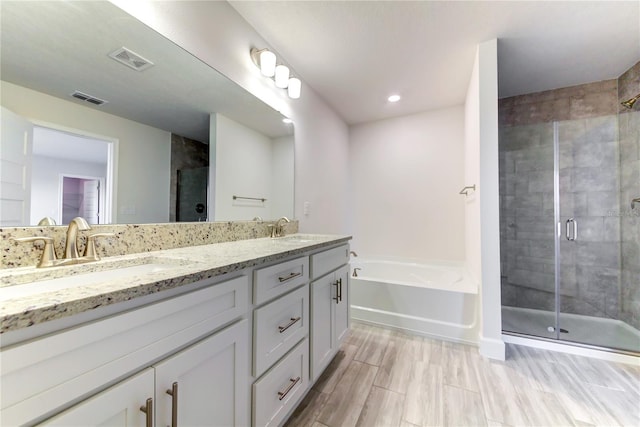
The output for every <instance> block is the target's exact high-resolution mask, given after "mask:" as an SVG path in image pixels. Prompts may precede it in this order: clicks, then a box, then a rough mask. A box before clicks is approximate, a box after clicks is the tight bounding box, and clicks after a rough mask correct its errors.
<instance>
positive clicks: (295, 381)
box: [278, 377, 300, 400]
mask: <svg viewBox="0 0 640 427" xmlns="http://www.w3.org/2000/svg"><path fill="white" fill-rule="evenodd" d="M289 381H291V384H289V387H287V389H286V390H285V391H279V392H278V400H282V399H284V398H285V397H287V394H289V392H290V391H291V389H292V388H293V387H295V385H296V384H298V382H299V381H300V377H297V378H291V379H289Z"/></svg>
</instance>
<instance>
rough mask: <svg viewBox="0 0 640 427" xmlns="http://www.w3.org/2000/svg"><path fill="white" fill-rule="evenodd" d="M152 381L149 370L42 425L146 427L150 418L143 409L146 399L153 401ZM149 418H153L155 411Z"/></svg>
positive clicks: (151, 372) (50, 426) (152, 377)
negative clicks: (147, 418) (147, 419)
mask: <svg viewBox="0 0 640 427" xmlns="http://www.w3.org/2000/svg"><path fill="white" fill-rule="evenodd" d="M153 379H154V373H153V369H150V368H149V369H146V370H144V371H142V372H141V373H139V374H137V375H135V376H133V377H131V378H129V379H127V380H124V381H123V382H121V383H118V384H116V385H115V386H113V387H111V388H108V389H107V390H105V391H103V392H102V393H98V394H97V395H95V396H93V397H91V398H89V399H87V400H85V401H83V402H80V403H78V404H77V405H75V406H73V407H71V408H70V409H68V410H66V411H64V412H62V413H61V414H59V415H56V416H55V417H53V418H50V419H49V420H47V421H45V422H43V423H42V424H39V425H41V426H48V427H53V426H60V427H63V426H64V427H70V426H83V427H87V426H103V427H107V426H109V427H122V426H127V427H129V426H140V427H142V426H145V425H146V417H147V415H146V414H144V413H143V412H142V411H141V410H140V407H141V406H145V403H146V401H147V399H149V398H153V391H154V390H153V387H154V383H153ZM148 416H150V417H151V416H153V410H152V411H151V413H150V414H148Z"/></svg>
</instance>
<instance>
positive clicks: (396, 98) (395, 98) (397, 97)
mask: <svg viewBox="0 0 640 427" xmlns="http://www.w3.org/2000/svg"><path fill="white" fill-rule="evenodd" d="M387 101H389V102H398V101H400V95H391V96H390V97H389V98H387Z"/></svg>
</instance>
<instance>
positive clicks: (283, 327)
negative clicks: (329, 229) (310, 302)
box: [278, 316, 300, 333]
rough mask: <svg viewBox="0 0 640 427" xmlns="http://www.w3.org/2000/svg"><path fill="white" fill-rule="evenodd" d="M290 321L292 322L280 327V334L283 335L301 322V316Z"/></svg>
mask: <svg viewBox="0 0 640 427" xmlns="http://www.w3.org/2000/svg"><path fill="white" fill-rule="evenodd" d="M290 320H291V322H289V323H287V324H286V325H284V326H278V330H279V331H280V333H283V332H284V331H286V330H287V329H289V328H290V327H292V326H293V324H294V323H296V322H297V321H298V320H300V316H298V317H292V318H291V319H290Z"/></svg>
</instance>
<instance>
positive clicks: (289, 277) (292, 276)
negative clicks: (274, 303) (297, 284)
mask: <svg viewBox="0 0 640 427" xmlns="http://www.w3.org/2000/svg"><path fill="white" fill-rule="evenodd" d="M298 276H302V273H291V274H289V275H288V276H287V277H278V280H279V281H280V283H282V282H286V281H287V280H291V279H293V278H294V277H298Z"/></svg>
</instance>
